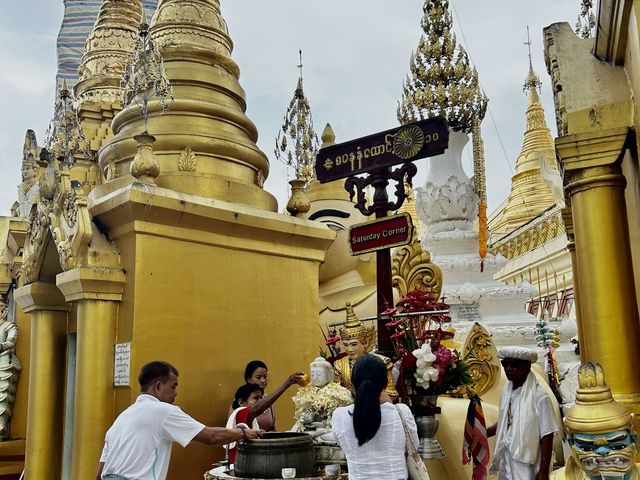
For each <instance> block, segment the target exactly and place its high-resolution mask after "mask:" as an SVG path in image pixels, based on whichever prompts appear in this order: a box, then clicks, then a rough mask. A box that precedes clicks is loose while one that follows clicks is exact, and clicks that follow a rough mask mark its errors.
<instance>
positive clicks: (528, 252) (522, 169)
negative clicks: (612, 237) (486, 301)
mask: <svg viewBox="0 0 640 480" xmlns="http://www.w3.org/2000/svg"><path fill="white" fill-rule="evenodd" d="M526 44H527V45H528V46H529V48H530V47H531V42H530V41H527V42H526ZM540 86H541V82H540V79H539V78H538V75H537V74H536V72H535V71H534V70H533V65H532V62H531V51H530V50H529V73H528V75H527V77H526V80H525V83H524V91H525V92H526V93H527V97H528V103H527V109H526V128H525V132H524V139H523V142H522V148H521V150H520V153H519V155H518V157H517V160H516V172H515V174H514V176H513V178H512V182H511V192H510V194H509V197H508V198H507V199H506V200H505V201H504V202H503V204H502V205H501V206H500V207H499V208H498V209H497V210H496V211H495V212H494V213H493V214H492V215H491V217H490V220H489V229H490V231H491V240H492V243H491V247H492V251H493V252H497V253H500V254H501V255H502V256H503V257H505V258H506V259H507V263H506V265H504V266H503V267H502V268H501V269H500V270H499V271H498V272H497V274H496V277H495V278H496V279H497V280H500V281H502V282H505V283H506V284H508V285H515V284H518V283H525V282H526V283H529V284H531V285H532V288H531V289H532V296H531V298H530V299H528V300H529V302H528V312H529V313H530V314H532V315H534V316H535V317H538V318H542V317H544V316H545V315H548V317H550V318H555V319H557V320H561V321H562V324H558V328H559V329H560V332H561V339H562V345H561V347H560V349H558V350H557V351H556V357H557V359H558V361H559V362H560V364H563V363H565V362H575V361H576V360H577V358H576V355H575V347H574V345H573V344H571V343H570V339H571V338H573V337H575V336H576V334H578V333H579V332H578V327H577V324H576V322H575V317H576V314H575V309H574V308H573V307H574V305H573V299H574V290H573V271H572V268H571V254H570V252H569V250H568V249H567V244H568V239H567V235H566V231H565V227H564V222H563V221H562V208H563V206H564V198H563V192H562V178H561V177H560V174H559V172H558V168H557V166H556V153H555V146H554V143H553V138H552V136H551V132H550V130H549V128H548V127H547V123H546V120H545V116H544V109H543V107H542V104H541V102H540V97H539V88H540Z"/></svg>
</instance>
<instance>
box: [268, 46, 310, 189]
mask: <svg viewBox="0 0 640 480" xmlns="http://www.w3.org/2000/svg"><path fill="white" fill-rule="evenodd" d="M297 67H298V69H299V70H300V74H299V76H298V83H297V85H296V90H295V92H294V94H293V98H292V99H291V102H289V107H288V108H287V111H286V113H285V115H284V120H283V123H282V127H281V129H280V132H278V136H277V137H276V148H275V150H274V153H275V156H276V158H277V159H278V160H280V161H281V162H282V163H284V164H285V165H287V166H289V167H292V168H293V169H294V170H295V176H296V178H297V179H299V180H304V182H305V185H306V184H308V183H309V182H310V181H311V179H312V178H313V176H314V175H313V171H314V168H313V167H314V165H315V159H316V153H317V151H318V143H319V142H318V136H317V135H316V133H315V131H314V129H313V117H312V115H311V106H310V105H309V101H308V100H307V97H306V96H305V94H304V88H303V82H302V50H300V63H299V64H298V66H297Z"/></svg>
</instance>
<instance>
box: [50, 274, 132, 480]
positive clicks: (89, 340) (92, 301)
mask: <svg viewBox="0 0 640 480" xmlns="http://www.w3.org/2000/svg"><path fill="white" fill-rule="evenodd" d="M124 280H125V275H124V272H123V271H122V270H120V269H115V268H76V269H74V270H70V271H67V272H64V273H60V274H58V276H57V278H56V283H57V285H58V287H59V288H60V290H61V291H62V292H63V293H64V295H65V298H66V299H67V301H70V302H72V301H73V302H77V339H78V340H77V347H76V348H77V350H76V365H77V368H76V375H75V377H76V381H75V402H74V404H75V410H74V422H73V447H72V451H73V454H72V456H71V458H72V464H71V478H72V479H78V480H80V479H85V478H93V476H94V475H95V472H96V466H97V463H98V459H99V458H100V453H101V451H102V446H103V439H104V434H105V433H106V431H107V429H108V428H109V427H110V426H111V423H112V422H113V412H114V392H113V351H114V350H113V348H114V344H115V339H116V327H117V315H118V303H119V302H120V300H121V299H122V288H123V286H124ZM96 432H100V433H99V434H97V433H96Z"/></svg>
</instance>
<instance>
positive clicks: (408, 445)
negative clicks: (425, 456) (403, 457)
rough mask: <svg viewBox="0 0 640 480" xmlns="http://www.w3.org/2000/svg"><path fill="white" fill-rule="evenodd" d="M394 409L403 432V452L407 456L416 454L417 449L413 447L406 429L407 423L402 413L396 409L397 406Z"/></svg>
mask: <svg viewBox="0 0 640 480" xmlns="http://www.w3.org/2000/svg"><path fill="white" fill-rule="evenodd" d="M395 407H396V410H397V412H398V415H400V421H401V422H402V428H403V430H404V438H405V450H406V451H407V453H409V454H414V453H418V449H417V448H416V446H415V445H414V443H413V439H412V438H411V434H410V433H409V429H408V428H407V423H406V422H405V419H404V416H403V415H402V412H401V411H400V409H399V408H398V405H396V406H395Z"/></svg>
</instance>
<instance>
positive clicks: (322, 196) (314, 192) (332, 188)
mask: <svg viewBox="0 0 640 480" xmlns="http://www.w3.org/2000/svg"><path fill="white" fill-rule="evenodd" d="M320 138H321V140H322V148H325V147H330V146H331V145H335V143H336V134H335V133H334V132H333V128H331V125H330V124H329V123H327V125H326V126H325V127H324V130H323V131H322V136H321V137H320ZM313 168H315V163H314V167H313ZM306 194H307V198H308V199H309V201H311V202H315V201H318V200H345V201H347V202H349V201H350V200H349V193H348V192H347V191H346V190H345V188H344V180H335V181H333V182H327V183H320V182H319V181H318V180H316V179H312V180H311V181H310V182H309V184H308V185H307V188H306Z"/></svg>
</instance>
